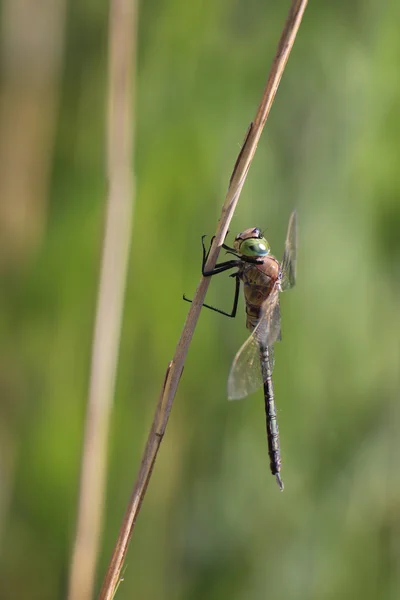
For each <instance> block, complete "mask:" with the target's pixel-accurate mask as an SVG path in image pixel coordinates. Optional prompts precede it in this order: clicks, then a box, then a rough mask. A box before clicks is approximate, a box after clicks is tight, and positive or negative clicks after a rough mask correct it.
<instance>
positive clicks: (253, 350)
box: [228, 287, 281, 400]
mask: <svg viewBox="0 0 400 600" xmlns="http://www.w3.org/2000/svg"><path fill="white" fill-rule="evenodd" d="M263 310H264V315H263V317H262V319H260V322H259V323H258V325H257V327H255V329H254V331H253V332H252V334H251V335H250V336H249V337H248V339H247V340H246V341H245V343H244V344H243V346H242V347H241V348H240V350H239V352H238V353H237V354H236V356H235V358H234V361H233V363H232V367H231V371H230V373H229V377H228V398H229V399H230V400H238V399H239V398H244V397H245V396H248V395H249V394H252V393H253V392H256V391H257V390H258V389H259V388H260V387H261V386H262V385H263V384H264V381H265V379H266V376H267V374H266V365H263V368H261V360H260V346H264V347H265V346H267V347H268V349H269V361H270V366H271V372H272V369H273V367H274V352H273V348H272V345H273V344H274V343H275V342H276V341H277V340H279V339H280V335H281V328H280V310H279V291H278V288H277V287H276V288H275V289H274V290H273V291H272V292H271V294H270V296H269V297H268V299H267V300H266V301H265V303H264V305H263Z"/></svg>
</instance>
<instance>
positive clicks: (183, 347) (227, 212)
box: [99, 0, 307, 600]
mask: <svg viewBox="0 0 400 600" xmlns="http://www.w3.org/2000/svg"><path fill="white" fill-rule="evenodd" d="M306 6H307V0H292V3H291V6H290V9H289V14H288V17H287V19H286V23H285V26H284V28H283V31H282V33H281V37H280V40H279V43H278V48H277V51H276V54H275V58H274V60H273V63H272V67H271V69H270V73H269V77H268V81H267V84H266V86H265V88H264V92H263V95H262V98H261V102H260V105H259V107H258V109H257V112H256V116H255V118H254V121H253V122H252V123H251V124H250V126H249V128H248V131H247V135H246V138H245V140H244V143H243V146H242V149H241V150H240V153H239V156H238V158H237V160H236V163H235V166H234V168H233V173H232V176H231V179H230V182H229V187H228V192H227V195H226V198H225V202H224V204H223V207H222V212H221V216H220V219H219V221H218V225H217V231H216V234H215V239H214V242H213V244H212V247H211V251H210V254H209V258H208V261H207V265H206V269H207V270H211V269H213V267H214V265H215V263H216V260H217V256H218V254H219V251H220V248H221V245H222V244H223V241H224V239H225V235H226V232H227V230H228V227H229V223H230V221H231V219H232V216H233V213H234V211H235V208H236V205H237V202H238V200H239V196H240V192H241V191H242V187H243V185H244V182H245V180H246V176H247V173H248V170H249V167H250V164H251V161H252V160H253V157H254V154H255V151H256V149H257V144H258V141H259V139H260V137H261V133H262V131H263V128H264V125H265V122H266V120H267V118H268V115H269V112H270V110H271V106H272V103H273V101H274V98H275V94H276V91H277V89H278V86H279V82H280V80H281V77H282V74H283V71H284V69H285V66H286V63H287V60H288V58H289V54H290V51H291V49H292V47H293V44H294V40H295V38H296V35H297V31H298V29H299V27H300V23H301V20H302V17H303V14H304V11H305V8H306ZM209 283H210V278H207V277H202V278H201V280H200V283H199V285H198V287H197V290H196V293H195V295H194V298H193V302H192V304H191V306H190V309H189V314H188V316H187V319H186V323H185V325H184V327H183V331H182V334H181V337H180V339H179V342H178V345H177V347H176V350H175V355H174V358H173V359H172V361H171V362H170V364H169V365H168V368H167V371H166V374H165V379H164V383H163V386H162V389H161V393H160V397H159V400H158V404H157V407H156V412H155V416H154V419H153V423H152V426H151V430H150V433H149V436H148V439H147V444H146V448H145V450H144V453H143V457H142V462H141V465H140V468H139V473H138V476H137V478H136V482H135V484H134V487H133V491H132V495H131V498H130V501H129V504H128V508H127V509H126V512H125V515H124V518H123V521H122V525H121V528H120V531H119V534H118V538H117V541H116V544H115V547H114V550H113V554H112V557H111V561H110V564H109V566H108V569H107V573H106V575H105V578H104V581H103V586H102V588H101V591H100V596H99V600H112V598H113V597H114V594H115V591H116V589H117V586H118V584H119V581H120V577H121V570H122V566H123V564H124V560H125V556H126V553H127V551H128V546H129V542H130V539H131V537H132V533H133V529H134V527H135V523H136V519H137V516H138V513H139V510H140V507H141V505H142V502H143V498H144V496H145V493H146V489H147V486H148V483H149V480H150V477H151V473H152V470H153V467H154V463H155V460H156V458H157V454H158V450H159V447H160V444H161V441H162V438H163V436H164V432H165V428H166V426H167V422H168V417H169V414H170V412H171V408H172V403H173V400H174V397H175V394H176V390H177V387H178V384H179V380H180V377H181V375H182V371H183V366H184V362H185V359H186V355H187V352H188V349H189V344H190V342H191V339H192V337H193V333H194V329H195V327H196V323H197V320H198V318H199V314H200V310H201V307H202V304H203V301H204V298H205V295H206V292H207V288H208V286H209Z"/></svg>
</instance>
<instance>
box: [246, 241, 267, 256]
mask: <svg viewBox="0 0 400 600" xmlns="http://www.w3.org/2000/svg"><path fill="white" fill-rule="evenodd" d="M239 252H240V254H243V256H266V255H267V254H269V252H270V248H269V244H268V242H267V240H266V239H265V238H261V239H257V238H250V239H248V240H243V241H242V243H241V244H240V249H239Z"/></svg>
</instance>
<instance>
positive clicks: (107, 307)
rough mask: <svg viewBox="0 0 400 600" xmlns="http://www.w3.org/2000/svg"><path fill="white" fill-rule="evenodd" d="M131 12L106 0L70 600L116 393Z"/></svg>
mask: <svg viewBox="0 0 400 600" xmlns="http://www.w3.org/2000/svg"><path fill="white" fill-rule="evenodd" d="M136 11H137V6H136V2H135V0H111V1H110V13H109V65H108V98H107V102H108V116H107V119H108V122H107V179H108V182H107V183H108V198H107V208H106V215H105V233H104V241H103V250H102V261H101V272H100V281H99V291H98V299H97V313H96V322H95V328H94V336H93V343H92V363H91V372H90V383H89V397H88V405H87V415H86V423H85V432H84V441H83V451H82V465H81V476H80V490H79V500H78V515H77V525H76V534H75V541H74V547H73V554H72V560H71V568H70V578H69V590H68V600H89V599H90V598H92V596H93V586H94V580H95V570H96V561H97V556H98V553H99V546H100V536H101V527H102V520H103V505H104V496H105V477H106V472H107V441H108V430H109V421H110V414H111V408H112V403H113V396H114V387H115V373H116V365H117V359H118V347H119V338H120V331H121V319H122V308H123V300H124V291H125V283H126V273H127V264H128V257H129V248H130V237H131V220H132V219H131V217H132V208H133V193H134V185H133V176H132V154H133V143H132V142H133V132H132V109H133V102H132V88H133V85H132V83H133V74H134V68H135V60H134V53H135V42H136V18H137V17H136Z"/></svg>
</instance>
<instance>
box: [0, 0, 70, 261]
mask: <svg viewBox="0 0 400 600" xmlns="http://www.w3.org/2000/svg"><path fill="white" fill-rule="evenodd" d="M66 4H67V3H66V0H37V1H36V2H26V1H24V0H4V1H3V2H2V3H1V32H0V33H1V35H0V61H1V63H0V68H1V80H0V85H1V95H0V271H2V270H6V271H8V270H12V269H15V267H17V268H18V267H19V266H20V265H23V264H24V262H25V261H26V260H29V259H30V258H31V257H32V255H34V253H35V249H36V247H37V245H38V244H40V242H41V239H42V234H43V230H44V227H45V223H46V216H47V195H48V188H49V183H50V175H51V167H52V161H53V144H54V134H55V126H56V123H57V112H58V100H59V89H60V86H59V82H60V74H61V72H62V66H63V55H64V39H65V11H66Z"/></svg>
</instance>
